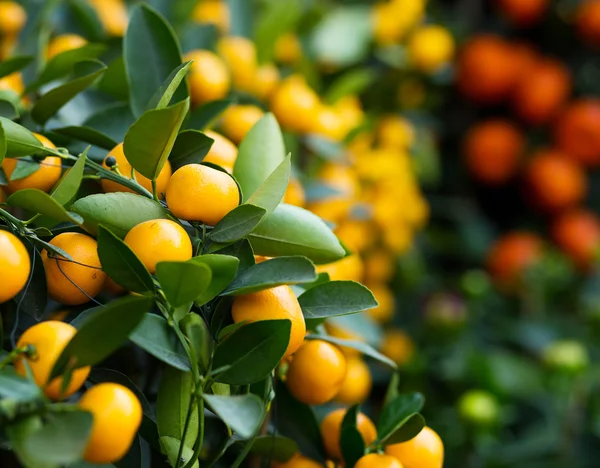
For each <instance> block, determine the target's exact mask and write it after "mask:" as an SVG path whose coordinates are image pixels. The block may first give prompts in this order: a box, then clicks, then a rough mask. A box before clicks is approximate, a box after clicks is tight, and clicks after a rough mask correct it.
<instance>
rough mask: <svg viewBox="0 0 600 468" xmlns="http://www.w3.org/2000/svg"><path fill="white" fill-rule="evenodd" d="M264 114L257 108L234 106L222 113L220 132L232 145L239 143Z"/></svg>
mask: <svg viewBox="0 0 600 468" xmlns="http://www.w3.org/2000/svg"><path fill="white" fill-rule="evenodd" d="M264 114H265V113H264V112H263V111H262V109H261V108H260V107H258V106H253V105H250V104H248V105H234V106H229V108H228V109H227V110H226V111H225V112H224V113H223V117H222V119H221V130H223V133H224V134H225V135H227V136H228V137H229V138H231V140H233V142H234V143H236V144H238V145H239V144H240V142H241V141H242V140H243V139H244V137H245V136H246V133H248V132H249V131H250V129H251V128H252V127H254V124H255V123H256V122H258V121H259V120H260V119H261V118H262V116H263V115H264Z"/></svg>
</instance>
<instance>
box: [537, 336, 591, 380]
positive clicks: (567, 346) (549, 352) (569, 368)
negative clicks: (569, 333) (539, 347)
mask: <svg viewBox="0 0 600 468" xmlns="http://www.w3.org/2000/svg"><path fill="white" fill-rule="evenodd" d="M543 360H544V363H545V364H546V365H547V366H548V367H549V368H551V369H553V370H558V371H563V372H569V373H578V372H581V371H582V370H584V369H585V368H586V367H587V366H588V364H589V361H590V358H589V355H588V352H587V349H585V347H584V346H583V345H582V344H581V343H580V342H578V341H575V340H562V341H555V342H554V343H552V344H551V345H550V346H548V347H547V348H546V349H545V350H544V354H543Z"/></svg>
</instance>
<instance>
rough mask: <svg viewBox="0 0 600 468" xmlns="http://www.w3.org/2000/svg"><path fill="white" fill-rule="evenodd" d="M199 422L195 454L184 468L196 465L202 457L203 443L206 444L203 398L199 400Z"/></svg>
mask: <svg viewBox="0 0 600 468" xmlns="http://www.w3.org/2000/svg"><path fill="white" fill-rule="evenodd" d="M198 420H199V421H200V434H199V435H198V437H197V438H196V443H195V444H194V448H193V451H194V454H193V455H192V458H190V459H189V460H188V462H187V463H186V464H185V466H184V467H183V468H192V466H194V463H196V461H197V460H198V458H199V457H200V452H201V450H202V443H203V442H204V398H202V397H200V398H199V400H198Z"/></svg>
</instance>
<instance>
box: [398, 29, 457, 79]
mask: <svg viewBox="0 0 600 468" xmlns="http://www.w3.org/2000/svg"><path fill="white" fill-rule="evenodd" d="M408 55H409V58H410V61H411V63H412V64H413V65H414V66H415V67H416V68H417V69H418V70H420V71H422V72H424V73H435V72H437V71H439V70H440V69H441V68H442V67H444V66H445V65H447V64H448V63H449V62H450V61H451V60H452V56H453V55H454V38H453V37H452V35H451V34H450V32H449V31H448V30H447V29H446V28H444V27H442V26H436V25H425V26H421V27H419V28H418V29H417V30H416V31H415V32H414V33H413V35H412V36H411V37H410V39H409V41H408Z"/></svg>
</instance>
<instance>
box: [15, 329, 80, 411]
mask: <svg viewBox="0 0 600 468" xmlns="http://www.w3.org/2000/svg"><path fill="white" fill-rule="evenodd" d="M75 333H77V329H76V328H75V327H74V326H72V325H69V324H68V323H64V322H60V321H56V320H48V321H45V322H40V323H38V324H36V325H34V326H33V327H30V328H28V329H27V330H25V332H24V333H23V334H22V335H21V337H20V338H19V341H18V342H17V347H18V348H21V347H25V346H27V345H31V346H33V348H34V354H33V356H32V357H25V356H23V357H20V358H19V359H17V360H16V361H15V370H16V371H17V373H18V374H19V375H23V376H25V375H27V371H26V368H25V363H24V361H25V360H27V364H28V366H29V368H30V369H31V372H32V374H33V378H34V380H35V383H36V384H37V385H38V386H39V387H40V388H42V389H43V391H44V393H45V394H46V396H47V397H48V398H50V399H52V400H58V399H61V398H68V397H69V396H71V395H72V394H73V393H75V392H76V391H77V390H79V388H80V387H81V386H82V385H83V383H84V382H85V380H86V379H87V376H88V375H89V373H90V367H81V368H79V369H77V370H75V371H74V372H73V373H72V374H71V381H70V382H69V385H68V386H67V388H66V390H65V392H64V394H63V393H62V392H61V388H62V384H63V378H62V377H56V378H54V379H52V381H51V382H48V378H49V377H50V373H51V372H52V369H53V368H54V364H55V363H56V360H57V359H58V358H59V356H60V354H61V353H62V350H63V349H64V348H65V346H67V344H68V343H69V341H71V338H73V336H74V335H75Z"/></svg>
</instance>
